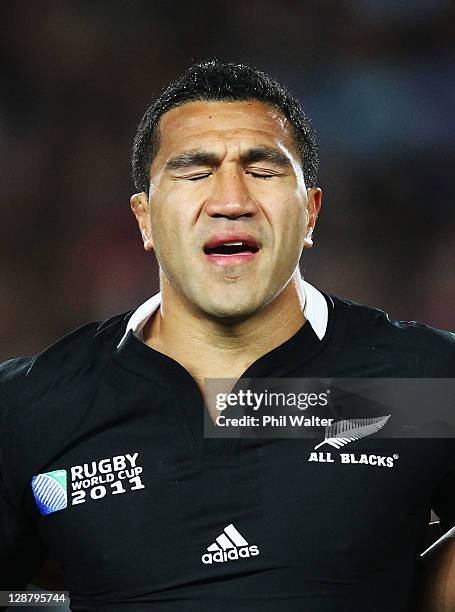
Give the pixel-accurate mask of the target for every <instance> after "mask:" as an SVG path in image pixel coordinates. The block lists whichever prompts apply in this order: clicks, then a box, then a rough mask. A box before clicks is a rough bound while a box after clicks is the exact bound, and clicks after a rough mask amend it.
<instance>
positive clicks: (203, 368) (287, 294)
mask: <svg viewBox="0 0 455 612" xmlns="http://www.w3.org/2000/svg"><path fill="white" fill-rule="evenodd" d="M302 305H303V296H302V294H301V289H300V276H299V270H298V269H297V270H296V272H295V274H294V275H293V277H292V279H291V280H290V282H289V283H288V285H287V286H286V287H285V289H284V290H283V291H282V292H281V294H280V295H279V296H278V297H277V298H275V299H274V300H273V301H272V302H271V303H270V304H268V305H267V306H266V307H265V308H263V309H262V310H261V311H260V312H258V313H257V314H255V315H253V316H251V317H250V318H248V319H245V320H242V321H238V322H229V323H226V322H225V321H224V322H223V320H219V319H212V318H209V317H207V316H205V315H204V314H203V313H200V312H197V311H195V310H194V309H193V308H190V307H189V306H188V305H187V304H186V303H185V301H184V300H183V298H182V297H181V296H180V295H179V294H177V293H176V292H175V290H174V288H173V287H172V286H171V285H170V283H169V282H167V281H166V280H164V281H163V282H162V290H161V307H160V308H159V309H158V310H157V312H156V313H155V315H154V316H152V317H150V319H149V321H148V322H147V324H146V325H145V327H144V331H143V333H144V341H145V343H146V344H148V345H149V346H152V347H153V348H155V349H157V350H159V351H160V352H162V353H165V354H167V355H169V356H170V357H172V358H173V359H175V360H176V361H178V362H179V363H181V364H182V365H183V366H184V367H185V368H186V369H187V370H188V371H189V372H190V374H191V375H192V376H193V378H194V379H195V380H196V382H197V383H198V385H199V386H200V387H201V386H202V385H203V379H204V377H205V378H238V377H239V376H241V374H242V373H243V372H244V371H245V370H246V369H247V368H248V367H249V366H250V365H251V364H252V363H254V362H255V361H256V360H257V359H259V357H261V356H262V355H264V354H266V353H268V352H269V351H271V350H273V349H274V348H276V347H277V346H279V345H280V344H283V342H285V341H286V340H288V339H289V338H290V337H291V336H293V335H294V334H295V333H296V332H297V331H298V330H299V329H300V327H301V326H302V325H303V323H304V322H305V319H304V316H303V308H302Z"/></svg>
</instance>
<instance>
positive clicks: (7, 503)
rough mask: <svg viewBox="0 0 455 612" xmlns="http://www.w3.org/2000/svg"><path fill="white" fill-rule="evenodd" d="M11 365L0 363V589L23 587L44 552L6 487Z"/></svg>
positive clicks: (8, 477)
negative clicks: (7, 389) (8, 392)
mask: <svg viewBox="0 0 455 612" xmlns="http://www.w3.org/2000/svg"><path fill="white" fill-rule="evenodd" d="M17 361H18V363H19V364H20V363H21V362H20V360H17ZM13 366H14V364H13V363H12V362H9V363H7V364H1V365H0V568H1V569H0V590H22V589H24V588H25V587H26V585H27V584H28V583H29V582H30V581H31V580H32V579H33V577H34V576H35V574H36V572H37V570H38V568H39V567H40V566H41V565H42V563H43V562H44V560H45V558H46V556H47V552H46V551H45V548H44V545H43V544H42V543H41V541H40V539H39V536H38V533H37V530H36V529H35V526H34V523H33V521H32V520H31V519H30V518H29V517H28V516H26V514H25V512H24V511H23V509H22V508H21V507H20V505H19V503H18V502H17V500H16V501H14V500H13V497H12V495H11V494H10V492H9V490H8V483H10V482H12V481H14V466H12V465H11V461H10V457H9V455H10V447H11V446H12V445H13V442H12V433H13V432H12V427H11V424H10V420H9V418H8V417H9V415H10V412H12V405H11V402H10V401H8V400H7V398H8V396H7V393H6V391H5V386H7V381H6V380H5V379H7V376H5V372H6V374H9V373H10V371H11V370H12V369H13ZM0 609H3V608H1V607H0Z"/></svg>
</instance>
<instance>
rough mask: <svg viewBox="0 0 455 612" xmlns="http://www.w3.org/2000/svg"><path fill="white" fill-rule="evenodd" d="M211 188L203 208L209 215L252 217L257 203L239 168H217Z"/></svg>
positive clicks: (233, 217) (255, 211)
mask: <svg viewBox="0 0 455 612" xmlns="http://www.w3.org/2000/svg"><path fill="white" fill-rule="evenodd" d="M214 179H215V180H214V181H213V183H212V185H213V188H212V192H211V194H210V196H209V197H208V199H207V200H206V204H205V210H206V212H207V214H208V215H209V216H210V217H228V218H229V219H236V218H237V217H252V216H254V215H255V214H256V213H257V211H258V204H257V202H256V200H255V199H254V198H253V197H252V196H251V194H250V192H249V191H248V188H247V186H246V184H245V180H244V175H243V172H242V171H241V169H238V170H234V169H230V170H228V169H225V168H223V169H222V168H219V169H218V171H217V172H216V173H215V176H214Z"/></svg>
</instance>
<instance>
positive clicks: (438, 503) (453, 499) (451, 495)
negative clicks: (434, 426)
mask: <svg viewBox="0 0 455 612" xmlns="http://www.w3.org/2000/svg"><path fill="white" fill-rule="evenodd" d="M448 445H449V451H448V463H447V470H446V472H445V474H444V476H443V477H442V479H441V481H440V482H439V483H438V484H437V486H436V490H435V493H434V496H433V510H434V511H435V512H436V514H437V515H438V517H439V521H440V523H441V528H442V530H443V532H444V533H445V532H446V531H448V530H449V529H451V528H452V527H453V526H455V439H451V440H448Z"/></svg>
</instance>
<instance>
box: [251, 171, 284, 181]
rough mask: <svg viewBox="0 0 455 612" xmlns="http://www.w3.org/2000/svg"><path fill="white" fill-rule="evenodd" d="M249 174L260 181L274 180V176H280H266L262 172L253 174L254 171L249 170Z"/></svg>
mask: <svg viewBox="0 0 455 612" xmlns="http://www.w3.org/2000/svg"><path fill="white" fill-rule="evenodd" d="M247 174H249V175H250V176H252V177H253V178H258V179H270V178H273V177H274V176H278V175H276V174H264V173H262V172H253V171H252V170H247Z"/></svg>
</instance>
